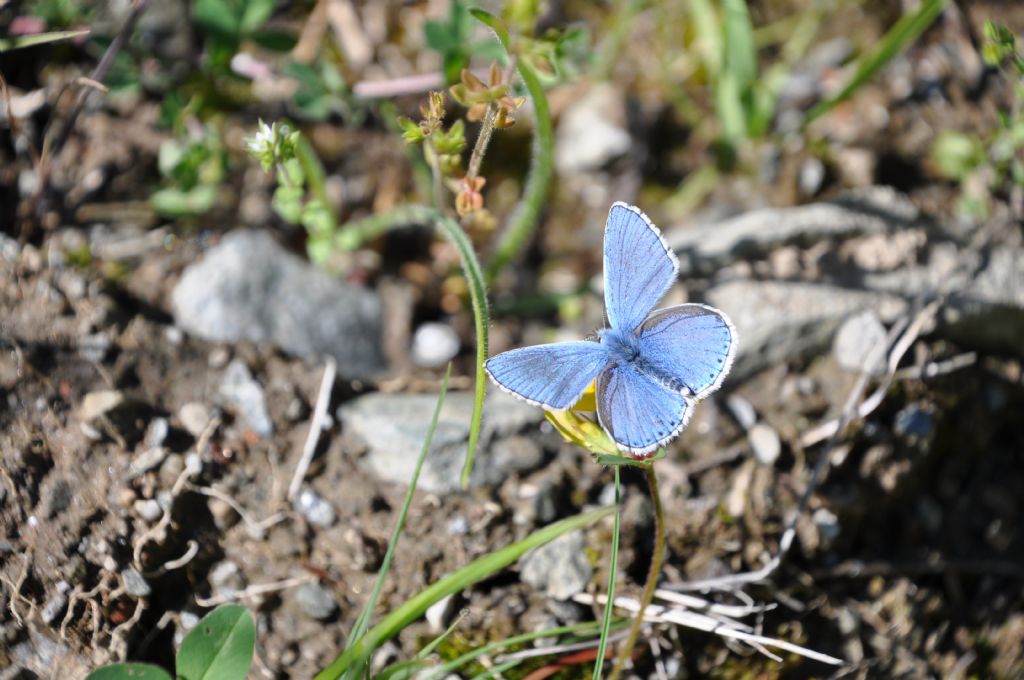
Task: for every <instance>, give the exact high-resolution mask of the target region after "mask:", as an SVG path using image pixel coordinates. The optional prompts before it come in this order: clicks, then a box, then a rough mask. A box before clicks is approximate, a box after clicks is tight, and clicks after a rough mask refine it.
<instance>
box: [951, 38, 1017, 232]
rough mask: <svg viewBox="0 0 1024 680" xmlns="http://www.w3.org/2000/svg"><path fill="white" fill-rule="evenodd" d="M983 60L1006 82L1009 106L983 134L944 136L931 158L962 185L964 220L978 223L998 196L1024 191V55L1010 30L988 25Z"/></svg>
mask: <svg viewBox="0 0 1024 680" xmlns="http://www.w3.org/2000/svg"><path fill="white" fill-rule="evenodd" d="M982 56H983V58H984V59H985V61H986V63H988V64H989V65H990V66H992V67H995V68H997V69H999V70H1000V71H1001V73H1002V75H1003V76H1004V77H1006V78H1007V79H1008V81H1009V88H1010V102H1009V106H1008V107H1007V109H1006V110H1003V111H999V112H998V114H997V116H996V121H995V125H992V126H991V127H990V128H988V129H987V130H985V131H984V132H978V133H967V132H960V131H955V130H944V131H942V132H941V133H940V134H939V135H938V137H937V138H936V140H935V142H934V144H933V145H932V152H931V157H932V161H933V163H934V165H935V168H936V170H937V171H938V172H939V174H940V175H942V176H944V177H947V178H949V179H952V180H954V181H956V182H958V183H959V185H960V199H959V210H960V212H961V214H963V215H965V216H968V217H974V218H984V217H987V216H988V215H989V213H990V211H991V204H992V199H993V197H994V196H998V195H1008V194H1009V193H1010V192H1011V191H1014V190H1016V191H1019V192H1020V191H1024V55H1022V54H1021V53H1020V52H1019V51H1018V50H1017V45H1016V40H1015V38H1014V35H1013V33H1012V32H1011V31H1010V30H1009V29H1007V28H1006V27H1004V26H1000V25H998V24H995V23H993V22H991V21H989V22H986V24H985V44H984V46H983V48H982Z"/></svg>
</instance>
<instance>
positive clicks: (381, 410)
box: [338, 390, 543, 493]
mask: <svg viewBox="0 0 1024 680" xmlns="http://www.w3.org/2000/svg"><path fill="white" fill-rule="evenodd" d="M436 404H437V396H436V395H433V394H383V393H373V394H367V395H365V396H362V397H359V398H358V399H354V400H353V401H351V402H349V403H347V404H345V405H343V406H342V407H341V408H340V409H339V410H338V418H339V419H340V420H341V421H342V423H343V425H344V429H345V432H346V433H348V434H351V435H354V436H355V437H356V438H357V439H360V440H362V441H364V442H365V443H366V446H367V447H368V448H369V455H367V456H365V458H364V459H363V460H364V462H365V464H366V465H367V466H368V467H369V468H370V469H371V470H372V471H373V472H374V473H375V474H377V475H378V476H379V477H380V478H382V479H384V480H387V481H389V482H395V483H399V484H408V483H409V480H410V479H411V478H412V473H413V468H414V467H415V465H416V457H417V455H418V453H419V450H420V448H422V446H423V441H424V439H425V438H426V436H427V429H428V428H429V426H430V419H431V417H432V416H433V413H434V407H435V405H436ZM472 412H473V395H472V394H469V393H454V394H453V393H449V394H448V396H447V398H446V399H445V402H444V407H443V408H442V409H441V415H440V417H439V418H438V423H437V429H436V430H435V431H434V439H433V442H432V444H431V449H430V452H429V453H428V454H427V459H426V462H425V463H424V465H423V470H422V472H421V473H420V480H419V487H420V488H422V489H423V490H425V491H432V492H435V493H445V492H449V491H455V490H457V489H459V488H460V485H459V474H460V472H461V471H462V464H463V461H464V460H465V456H466V444H467V441H468V438H469V420H470V416H471V415H472ZM541 418H543V414H542V412H541V409H539V408H537V407H535V406H530V405H529V404H527V403H525V402H522V401H519V400H518V399H515V398H513V397H511V396H509V395H507V394H505V393H503V392H499V391H497V390H495V391H493V392H491V393H490V394H489V395H488V396H487V399H486V400H485V401H484V414H483V424H482V427H481V432H480V445H479V449H478V451H477V456H476V460H475V465H474V469H473V475H472V477H471V479H470V482H471V483H472V484H473V485H474V486H479V485H484V484H498V483H500V482H501V481H503V480H504V479H505V478H506V477H507V476H508V475H509V474H510V473H512V472H516V471H518V470H522V469H523V467H521V466H523V465H526V466H532V465H534V464H535V462H534V461H535V460H536V458H535V457H531V456H525V457H524V458H522V459H520V458H516V457H515V456H507V455H495V451H494V449H493V448H492V446H491V443H492V442H495V440H496V439H497V438H498V437H500V436H502V435H506V434H512V433H515V432H517V431H518V430H521V429H522V428H523V427H525V426H527V425H530V424H533V423H536V422H538V421H539V420H540V419H541ZM499 453H500V451H499Z"/></svg>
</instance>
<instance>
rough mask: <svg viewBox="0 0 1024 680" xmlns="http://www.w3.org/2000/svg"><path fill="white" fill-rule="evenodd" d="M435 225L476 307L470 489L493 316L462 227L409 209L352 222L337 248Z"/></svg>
mask: <svg viewBox="0 0 1024 680" xmlns="http://www.w3.org/2000/svg"><path fill="white" fill-rule="evenodd" d="M417 223H419V224H432V225H434V226H435V227H437V228H438V229H440V230H441V232H442V233H443V234H444V235H445V237H446V238H447V239H448V240H449V241H451V242H452V244H453V245H454V246H455V248H456V250H458V251H459V258H460V259H461V260H462V272H463V273H464V274H465V276H466V282H467V283H468V284H469V297H470V301H471V303H472V305H473V324H474V327H475V329H476V384H475V386H474V388H473V416H472V418H471V419H470V422H469V443H468V445H467V447H466V461H465V463H464V464H463V466H462V477H461V482H462V487H463V488H466V487H467V486H469V475H470V473H472V471H473V461H474V459H475V458H476V447H477V442H479V440H480V418H481V417H482V416H483V409H484V394H485V392H486V389H487V375H486V374H485V372H484V361H486V360H487V328H488V326H489V325H490V314H489V312H488V308H487V287H486V285H485V284H484V275H483V270H482V269H481V268H480V261H479V260H478V259H477V257H476V251H474V250H473V243H472V242H471V241H470V240H469V237H468V236H467V235H466V232H464V231H463V230H462V227H461V226H459V223H458V222H456V221H455V220H453V219H451V218H450V217H448V216H446V215H444V214H443V213H441V212H438V211H437V210H434V209H433V208H429V207H427V206H423V205H406V206H402V207H401V208H397V209H395V210H393V211H391V212H389V213H385V214H383V215H373V216H371V217H368V218H366V219H364V220H360V221H358V222H350V223H349V224H347V225H345V226H344V227H343V228H342V229H341V230H340V231H339V232H338V236H337V240H336V242H335V243H336V245H337V246H338V247H340V248H343V249H346V250H354V249H355V248H358V247H359V245H360V244H362V243H364V242H365V241H367V240H369V239H371V238H374V237H376V236H379V235H381V234H384V233H386V232H388V231H390V230H392V229H397V228H399V227H404V226H407V225H410V224H417Z"/></svg>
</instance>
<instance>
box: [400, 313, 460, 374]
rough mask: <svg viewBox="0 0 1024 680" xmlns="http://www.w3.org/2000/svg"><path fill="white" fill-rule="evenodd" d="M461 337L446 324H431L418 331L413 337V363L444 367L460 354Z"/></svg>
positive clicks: (430, 366)
mask: <svg viewBox="0 0 1024 680" xmlns="http://www.w3.org/2000/svg"><path fill="white" fill-rule="evenodd" d="M461 345H462V343H461V342H460V341H459V335H458V333H456V332H455V329H454V328H452V327H451V326H449V325H448V324H444V323H437V322H433V321H431V322H429V323H425V324H423V325H422V326H420V327H419V328H417V329H416V332H415V333H414V334H413V336H412V361H413V363H414V364H416V365H417V366H424V367H426V368H437V367H438V366H444V365H445V364H446V363H448V362H449V361H450V360H451V359H452V358H454V357H455V355H456V354H458V353H459V347H460V346H461Z"/></svg>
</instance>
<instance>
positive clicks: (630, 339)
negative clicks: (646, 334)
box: [597, 328, 640, 365]
mask: <svg viewBox="0 0 1024 680" xmlns="http://www.w3.org/2000/svg"><path fill="white" fill-rule="evenodd" d="M597 334H598V337H600V338H601V344H602V345H604V346H605V348H606V349H607V350H608V355H609V358H610V359H611V360H612V361H614V362H615V363H616V364H619V365H622V364H629V363H633V362H634V361H636V360H637V359H638V358H639V357H640V338H638V337H637V336H636V334H635V333H630V332H628V331H625V332H624V331H621V330H619V329H617V328H604V329H602V330H599V331H598V332H597Z"/></svg>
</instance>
